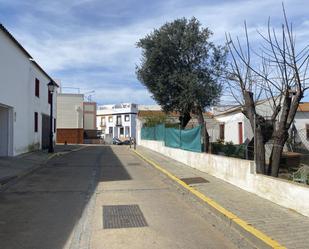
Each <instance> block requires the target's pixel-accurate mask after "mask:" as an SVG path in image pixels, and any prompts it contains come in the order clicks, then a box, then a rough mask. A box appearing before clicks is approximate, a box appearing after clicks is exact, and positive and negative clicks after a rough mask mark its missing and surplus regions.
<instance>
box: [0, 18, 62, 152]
mask: <svg viewBox="0 0 309 249" xmlns="http://www.w3.org/2000/svg"><path fill="white" fill-rule="evenodd" d="M0 54H1V56H0V156H15V155H19V154H21V153H25V152H28V151H32V150H36V149H45V148H47V147H48V144H49V139H48V138H49V133H50V129H52V131H53V132H55V123H56V119H55V118H54V117H56V115H55V114H56V112H57V109H56V97H55V95H56V94H53V95H51V94H50V92H49V91H48V87H47V84H48V83H49V82H50V81H53V79H52V78H51V77H50V76H49V75H48V74H47V73H46V72H45V71H44V70H43V69H42V67H41V66H40V65H39V64H38V63H36V62H35V61H34V59H33V58H32V56H31V55H30V54H29V53H28V52H27V51H26V50H25V49H24V48H23V47H22V45H21V44H20V43H19V42H18V41H17V40H16V39H15V38H14V37H13V35H12V34H11V33H10V32H9V31H8V30H7V29H6V28H5V27H4V26H3V25H1V24H0ZM52 96H53V113H54V117H53V127H50V122H49V121H50V103H51V97H52Z"/></svg>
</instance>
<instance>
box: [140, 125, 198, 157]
mask: <svg viewBox="0 0 309 249" xmlns="http://www.w3.org/2000/svg"><path fill="white" fill-rule="evenodd" d="M201 129H202V126H198V127H195V128H192V129H187V130H181V129H176V128H165V126H164V125H163V124H160V125H156V126H154V127H143V128H142V130H141V139H144V140H156V141H164V144H165V146H168V147H172V148H180V149H183V150H189V151H196V152H202V144H201Z"/></svg>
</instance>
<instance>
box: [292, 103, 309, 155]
mask: <svg viewBox="0 0 309 249" xmlns="http://www.w3.org/2000/svg"><path fill="white" fill-rule="evenodd" d="M293 128H295V130H296V132H295V134H294V135H295V141H294V142H295V143H298V144H302V145H303V146H304V148H305V149H307V150H309V102H304V103H300V104H299V106H298V108H297V112H296V115H295V118H294V122H293ZM292 130H293V129H292Z"/></svg>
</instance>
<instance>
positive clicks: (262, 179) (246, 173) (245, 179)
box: [139, 140, 309, 217]
mask: <svg viewBox="0 0 309 249" xmlns="http://www.w3.org/2000/svg"><path fill="white" fill-rule="evenodd" d="M139 145H142V146H144V147H147V148H149V149H151V150H154V151H157V152H159V153H161V154H163V155H165V156H167V157H170V158H172V159H174V160H177V161H179V162H181V163H184V164H186V165H188V166H190V167H192V168H195V169H198V170H200V171H202V172H205V173H208V174H210V175H212V176H215V177H217V178H219V179H222V180H224V181H226V182H228V183H231V184H233V185H235V186H237V187H240V188H242V189H244V190H246V191H248V192H251V193H254V194H256V195H258V196H260V197H262V198H265V199H267V200H270V201H272V202H274V203H276V204H279V205H281V206H284V207H286V208H290V209H293V210H295V211H297V212H299V213H301V214H303V215H305V216H308V217H309V187H306V186H304V185H301V184H297V183H293V182H290V181H285V180H282V179H278V178H273V177H269V176H265V175H260V174H256V173H255V167H254V162H253V161H249V160H243V159H237V158H232V157H225V156H218V155H211V154H206V153H197V152H191V151H186V150H180V149H175V148H169V147H165V146H164V144H163V143H162V142H160V141H150V140H139Z"/></svg>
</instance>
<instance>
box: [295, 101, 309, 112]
mask: <svg viewBox="0 0 309 249" xmlns="http://www.w3.org/2000/svg"><path fill="white" fill-rule="evenodd" d="M297 111H299V112H309V102H301V103H299V105H298V108H297Z"/></svg>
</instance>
